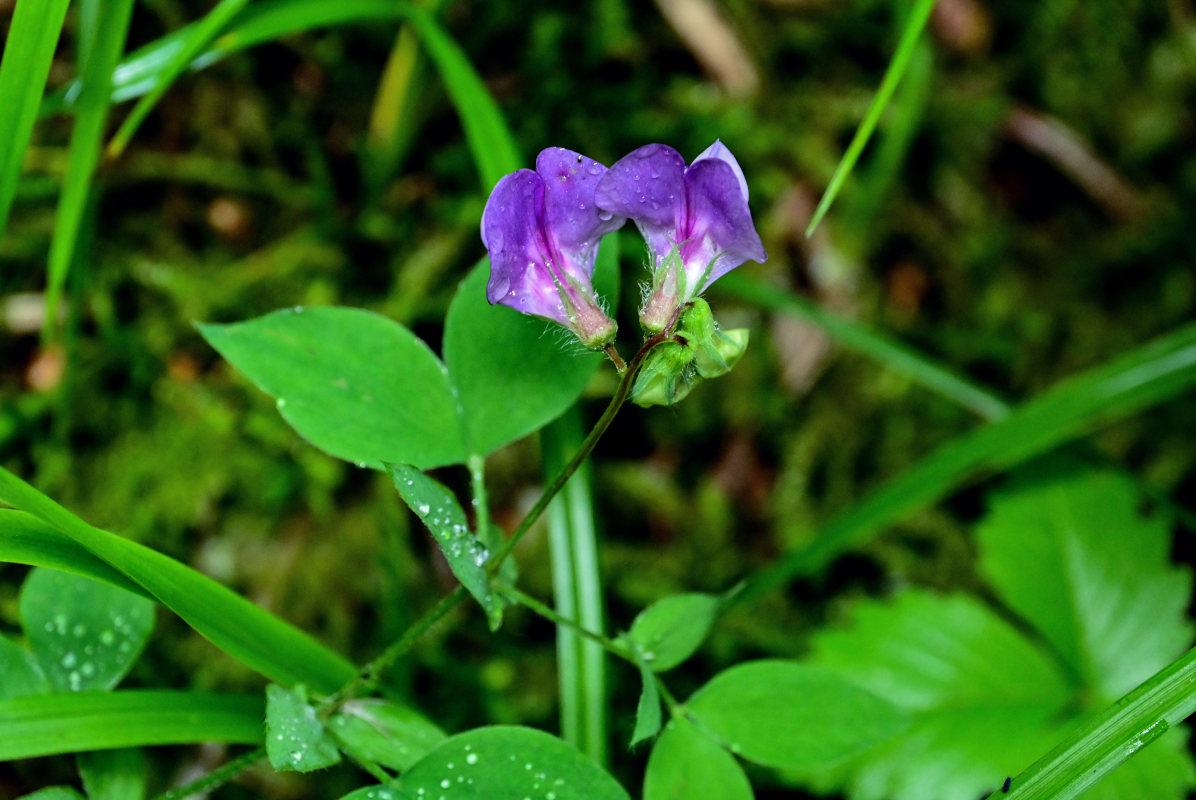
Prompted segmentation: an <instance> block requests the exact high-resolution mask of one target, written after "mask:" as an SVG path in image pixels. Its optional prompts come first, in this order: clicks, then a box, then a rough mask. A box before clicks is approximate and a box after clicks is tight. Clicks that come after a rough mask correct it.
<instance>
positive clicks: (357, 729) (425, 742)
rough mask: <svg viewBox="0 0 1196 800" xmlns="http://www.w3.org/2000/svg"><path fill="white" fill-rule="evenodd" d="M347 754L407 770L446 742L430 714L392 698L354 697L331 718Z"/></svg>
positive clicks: (329, 721) (401, 770) (329, 723)
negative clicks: (424, 713) (363, 698)
mask: <svg viewBox="0 0 1196 800" xmlns="http://www.w3.org/2000/svg"><path fill="white" fill-rule="evenodd" d="M328 729H329V730H330V731H331V732H332V734H333V735H334V736H335V737H336V738H337V739H338V740H339V741H340V743H341V745H342V746H343V748H344V749H345V752H346V753H349V754H350V755H352V756H354V757H355V758H358V759H359V760H365V761H373V762H374V763H376V764H381V765H382V766H384V767H389V768H390V769H393V770H395V771H396V772H403V771H405V770H407V769H409V768H410V767H411V765H412V764H414V763H415V762H417V761H419V760H420V759H421V758H423V757H424V756H425V755H427V753H428V752H429V751H430V750H431V749H432V748H434V747H436V745H438V744H440V743H441V742H443V741H444V739H445V736H444V731H442V730H441V729H440V728H438V727H437V726H436V725H434V724H433V723H432V722H431V721H429V720H428V718H427V717H425V716H423V715H422V714H420V713H419V712H417V711H414V710H412V709H410V708H408V707H407V706H402V705H399V704H398V703H393V702H391V701H390V700H381V699H374V698H371V699H366V700H351V701H349V702H348V703H345V704H344V705H342V706H341V707H340V710H338V711H337V712H336V714H334V715H333V716H332V718H331V719H330V720H328Z"/></svg>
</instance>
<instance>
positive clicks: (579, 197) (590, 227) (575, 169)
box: [536, 147, 627, 278]
mask: <svg viewBox="0 0 1196 800" xmlns="http://www.w3.org/2000/svg"><path fill="white" fill-rule="evenodd" d="M606 171H607V170H606V167H604V166H602V165H601V164H599V163H598V162H597V161H595V160H594V159H592V158H587V157H586V156H583V155H581V154H579V153H575V152H573V151H572V150H566V149H565V148H563V147H550V148H548V149H547V150H542V151H540V155H539V156H538V157H537V158H536V173H537V174H538V175H539V176H540V177H541V178H542V179H543V181H544V227H545V230H547V231H548V235H549V236H551V237H552V240H553V244H554V245H555V246H556V248H557V249H558V250H559V251H560V253H561V254H562V255H564V256H566V260H567V261H569V262H571V263H572V265H573V266H575V267H576V268H578V269H580V270H582V271H583V272H584V273H585V277H586V278H590V277H592V276H593V273H594V258H595V257H596V256H597V254H598V250H597V246H596V245H597V244H598V240H599V239H601V238H602V237H603V236H604V235H606V234H608V233H610V232H611V231H613V230H617V229H618V228H620V227H622V225H623V223H624V222H626V221H627V220H626V219H625V218H624V217H622V216H614V215H612V214H609V213H602V211H601V209H599V208H598V206H597V205H596V204H595V202H594V192H595V190H596V189H597V188H598V183H599V181H600V180H601V179H602V176H603V175H605V174H606ZM566 269H568V267H566Z"/></svg>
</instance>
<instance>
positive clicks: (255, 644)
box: [0, 468, 356, 694]
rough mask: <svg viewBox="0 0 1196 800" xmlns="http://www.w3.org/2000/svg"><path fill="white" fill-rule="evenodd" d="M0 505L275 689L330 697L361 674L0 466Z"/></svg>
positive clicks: (281, 624)
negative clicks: (69, 543) (92, 561)
mask: <svg viewBox="0 0 1196 800" xmlns="http://www.w3.org/2000/svg"><path fill="white" fill-rule="evenodd" d="M0 501H3V502H5V503H8V504H9V505H11V506H14V507H16V508H19V509H22V510H24V511H27V512H29V513H30V514H32V515H33V516H35V517H38V518H39V519H41V520H42V521H44V522H46V523H48V524H50V525H52V526H53V527H55V528H57V529H58V530H59V531H61V532H62V533H64V534H66V535H67V536H69V537H70V538H71V539H72V540H73V541H75V542H76V543H78V544H79V545H80V546H81V547H83V548H84V549H86V550H87V551H88V552H90V553H91V554H92V555H93V556H95V557H96V558H98V559H100V560H101V561H103V562H105V563H106V564H108V565H109V566H111V567H113V568H114V569H116V570H117V571H118V572H120V573H121V574H122V575H124V576H125V577H126V578H128V579H130V580H131V581H133V582H134V583H136V584H138V585H139V586H141V587H142V588H143V589H145V590H146V591H147V592H149V593H150V594H151V595H153V596H154V598H155V599H157V600H158V602H160V603H162V605H164V606H166V607H167V608H169V609H170V610H171V611H173V612H174V613H176V614H178V615H179V617H181V618H182V619H183V621H185V622H186V623H187V624H188V625H190V626H191V627H192V628H194V629H195V630H196V632H198V633H199V634H200V635H201V636H203V637H204V638H206V639H207V640H208V641H210V642H212V644H214V645H216V646H217V647H219V648H220V649H221V650H223V651H224V652H226V653H228V654H229V655H230V656H232V657H233V658H235V659H237V660H238V661H240V662H241V663H243V664H245V665H246V666H248V667H249V668H250V669H252V670H254V671H256V672H259V673H261V674H262V675H265V676H266V677H267V678H269V679H270V680H272V681H274V682H275V683H279V684H282V685H284V686H290V685H292V684H295V683H303V684H306V685H307V686H308V687H309V688H310V689H312V691H314V692H316V693H318V694H331V693H333V692H335V691H336V690H337V689H338V688H339V687H340V686H341V685H343V684H345V683H346V682H348V681H349V680H350V679H351V678H353V676H354V675H355V674H356V669H355V668H354V667H353V665H352V664H350V663H349V662H348V661H346V660H345V659H344V658H342V657H341V656H339V655H337V654H336V653H334V652H332V651H331V650H329V649H327V648H325V647H324V646H323V645H321V644H320V643H319V642H317V641H316V640H315V639H313V638H311V637H310V636H308V635H307V634H306V633H304V632H303V631H300V630H299V629H298V628H295V627H293V626H292V625H290V624H288V623H286V622H284V621H283V620H281V619H279V618H278V617H275V616H273V615H272V614H270V613H269V612H267V611H265V610H264V609H262V608H259V607H258V606H255V605H254V604H253V603H251V602H249V601H248V600H246V599H245V598H243V597H241V596H240V595H238V594H236V593H235V592H233V591H232V590H231V589H229V588H227V587H225V586H223V585H221V584H219V583H217V582H216V581H214V580H212V579H211V578H209V577H207V576H206V575H203V574H201V573H199V572H196V571H195V570H193V569H191V568H190V567H188V566H186V565H184V564H181V563H179V562H178V561H175V560H174V559H172V558H169V557H167V556H165V555H162V554H161V553H159V552H157V551H154V550H151V549H149V548H148V547H145V546H143V545H140V544H137V543H136V542H131V541H129V540H128V539H123V538H121V537H120V536H116V535H115V534H112V533H108V532H107V531H102V530H100V529H99V528H95V527H93V526H91V525H89V524H87V523H86V522H84V521H83V520H81V519H79V518H78V517H76V516H75V515H74V514H72V513H71V512H69V511H67V510H66V509H65V508H63V507H62V506H60V505H58V503H56V502H54V501H53V500H51V499H50V498H49V497H46V496H45V495H44V494H42V493H41V492H39V491H37V490H36V489H34V488H33V487H32V486H30V485H29V484H27V483H25V482H24V481H22V480H21V479H20V478H18V477H17V476H15V475H13V474H12V473H11V472H9V471H8V470H5V469H2V468H0Z"/></svg>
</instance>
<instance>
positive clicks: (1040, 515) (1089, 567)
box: [977, 464, 1192, 701]
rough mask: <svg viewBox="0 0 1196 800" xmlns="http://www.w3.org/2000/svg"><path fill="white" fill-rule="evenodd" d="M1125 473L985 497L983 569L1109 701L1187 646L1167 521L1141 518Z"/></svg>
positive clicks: (1072, 475)
mask: <svg viewBox="0 0 1196 800" xmlns="http://www.w3.org/2000/svg"><path fill="white" fill-rule="evenodd" d="M1142 504H1143V497H1142V495H1141V493H1140V492H1139V491H1138V489H1137V487H1136V486H1135V485H1134V482H1133V480H1132V479H1131V478H1129V477H1128V476H1125V475H1123V474H1119V473H1115V472H1096V471H1092V470H1091V468H1085V467H1083V466H1082V465H1071V466H1069V465H1064V464H1060V465H1055V466H1054V468H1048V469H1031V470H1029V471H1027V472H1026V473H1025V474H1024V475H1021V476H1018V479H1015V480H1014V481H1013V482H1012V483H1011V484H1010V485H1009V486H1007V487H1006V488H1005V489H1004V490H1003V491H1000V492H997V493H994V494H992V495H990V502H989V513H988V516H987V517H986V518H985V519H984V521H983V522H982V523H981V525H980V526H979V528H978V529H977V536H978V539H979V543H980V550H981V556H980V565H979V568H980V572H981V573H982V574H983V575H984V576H985V577H986V578H987V579H988V580H989V582H990V583H991V584H992V585H993V587H994V588H995V589H996V590H997V593H998V594H999V595H1000V596H1001V598H1002V599H1003V600H1004V601H1005V602H1006V603H1007V604H1008V605H1009V607H1010V608H1012V609H1013V610H1014V611H1016V612H1017V613H1019V614H1021V615H1022V616H1023V617H1025V618H1026V619H1027V620H1028V621H1029V622H1031V623H1032V624H1033V625H1034V626H1035V627H1036V628H1037V629H1038V630H1039V631H1041V632H1042V634H1043V635H1044V636H1045V637H1046V639H1047V641H1049V642H1050V643H1051V644H1052V645H1053V646H1054V647H1055V648H1056V650H1057V651H1058V652H1059V654H1060V655H1061V656H1062V658H1063V659H1064V660H1065V662H1066V663H1067V664H1068V665H1069V666H1070V667H1071V668H1072V669H1073V670H1074V671H1075V673H1076V674H1077V675H1078V676H1080V679H1081V680H1082V682H1083V684H1084V686H1085V687H1087V688H1088V689H1089V690H1090V691H1091V692H1094V693H1095V695H1096V696H1097V697H1099V698H1101V699H1103V700H1104V701H1112V700H1115V699H1117V698H1118V697H1120V696H1121V695H1123V694H1125V693H1126V692H1128V691H1129V690H1130V689H1132V688H1134V687H1135V686H1137V685H1138V684H1139V683H1141V682H1142V681H1143V680H1145V679H1146V678H1148V677H1149V676H1150V675H1152V674H1153V673H1154V672H1155V671H1156V670H1158V669H1159V668H1160V667H1162V666H1163V665H1165V664H1167V663H1168V662H1169V661H1171V660H1172V659H1174V658H1175V657H1176V656H1178V655H1179V654H1180V653H1182V652H1183V651H1184V650H1185V649H1187V647H1188V645H1189V644H1190V643H1191V640H1192V626H1191V624H1190V623H1188V622H1186V621H1185V619H1186V611H1187V606H1188V601H1189V599H1190V596H1191V592H1192V577H1191V573H1190V572H1189V571H1187V570H1181V569H1177V568H1173V567H1171V566H1170V562H1169V555H1168V554H1169V551H1170V547H1171V535H1170V520H1168V519H1167V518H1166V517H1165V516H1163V515H1161V514H1155V515H1153V516H1145V515H1143V514H1142V513H1140V511H1139V509H1140V508H1141V506H1142Z"/></svg>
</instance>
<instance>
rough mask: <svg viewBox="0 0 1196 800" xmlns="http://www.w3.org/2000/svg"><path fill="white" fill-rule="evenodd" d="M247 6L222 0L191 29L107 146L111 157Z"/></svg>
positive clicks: (236, 0) (234, 0)
mask: <svg viewBox="0 0 1196 800" xmlns="http://www.w3.org/2000/svg"><path fill="white" fill-rule="evenodd" d="M248 2H249V0H220V2H218V3H217V4H216V7H215V8H213V9H212V10H211V11H209V12H208V14H207V16H205V17H204V18H203V19H202V20H200V21H199V22H198V23H196V24H195V25H194V26H193V27H191V29H190V31H189V32H188V34H187V36H185V37H183V38H182V40H181V41H180V43H179V46H178V50H177V51H176V52H175V54H174V55H173V57H171V59H170V60H169V61H167V62H166V63H165V64H164V65H163V66H162V68H161V69H160V70H159V71H158V73H157V75H155V80H154V86H153V88H152V89H150V90H149V92H148V93H147V94H146V95H145V96H144V97H142V98H141V99H140V100H139V101H138V102H137V105H135V106H134V107H133V110H132V111H130V112H129V116H127V117H126V118H125V121H124V122H123V123H121V126H120V128H119V129H118V130H117V131H116V134H115V135H114V136H113V137H112V141H110V142H109V143H108V155H109V157H111V158H116V157H117V156H119V155H120V154H121V153H122V152H124V149H125V147H126V146H127V145H128V144H129V140H130V139H132V138H133V134H134V133H136V132H137V128H138V127H139V126H140V125H141V123H142V122H143V121H144V120H145V118H146V117H147V116H148V115H149V112H150V111H151V110H153V107H154V106H155V105H157V103H158V100H159V99H161V97H162V95H164V94H166V91H167V90H168V89H169V88H170V87H171V85H173V84H174V81H175V79H177V78H178V77H179V76H180V75H182V74H183V73H184V72H185V71H186V70H187V67H188V66H189V65H190V64H191V62H192V61H193V60H195V57H196V56H198V55H199V54H200V53H202V52H203V51H204V50H205V49H207V47H208V45H209V44H210V43H211V42H212V40H213V39H215V38H216V36H218V35H219V34H220V32H221V31H223V30H224V29H225V28H226V27H227V26H228V23H229V22H230V21H231V20H232V19H233V17H234V16H236V15H237V14H238V13H239V12H240V11H241V9H243V8H244V7H245V4H246V3H248Z"/></svg>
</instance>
